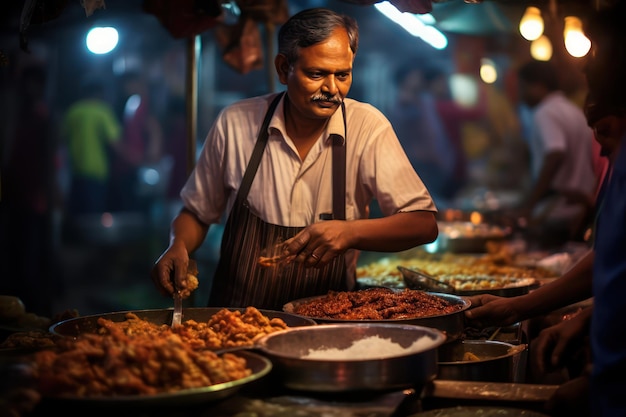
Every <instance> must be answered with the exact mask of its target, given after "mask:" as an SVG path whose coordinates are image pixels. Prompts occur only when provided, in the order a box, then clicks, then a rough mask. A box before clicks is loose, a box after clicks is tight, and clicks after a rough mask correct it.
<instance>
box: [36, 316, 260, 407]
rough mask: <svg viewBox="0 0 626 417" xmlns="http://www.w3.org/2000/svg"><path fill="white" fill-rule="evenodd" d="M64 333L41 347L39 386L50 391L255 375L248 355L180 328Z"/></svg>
mask: <svg viewBox="0 0 626 417" xmlns="http://www.w3.org/2000/svg"><path fill="white" fill-rule="evenodd" d="M108 331H109V333H107V334H94V333H86V334H83V335H81V336H80V337H79V338H77V339H69V338H67V339H61V340H60V341H59V342H58V343H57V348H56V349H55V350H43V351H39V352H36V353H35V363H36V372H37V377H38V382H39V387H38V388H39V391H40V392H41V393H42V394H43V395H46V396H78V397H98V396H124V395H155V394H159V393H171V392H176V391H180V390H184V389H192V388H199V387H205V386H210V385H214V384H219V383H224V382H228V381H234V380H237V379H241V378H244V377H246V376H249V375H251V373H252V371H251V370H250V369H249V368H247V364H246V360H245V359H244V358H241V357H238V356H236V355H234V354H229V353H225V354H223V355H222V356H221V357H220V356H218V355H217V354H216V353H215V352H212V351H209V350H202V351H198V350H194V349H193V348H192V347H191V346H190V345H189V344H188V343H185V341H183V339H182V338H181V337H180V336H179V335H177V334H175V333H169V334H165V333H164V334H162V335H161V337H154V336H153V335H152V334H148V333H144V334H133V335H128V334H127V333H126V332H125V331H124V330H123V329H122V328H117V327H115V326H110V327H108Z"/></svg>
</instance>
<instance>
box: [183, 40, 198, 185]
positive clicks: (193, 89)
mask: <svg viewBox="0 0 626 417" xmlns="http://www.w3.org/2000/svg"><path fill="white" fill-rule="evenodd" d="M199 55H200V36H199V35H195V36H192V37H189V38H188V39H187V68H186V70H187V76H186V80H185V90H186V94H185V98H186V101H187V175H189V174H190V173H191V171H192V170H193V168H194V167H195V165H196V137H197V129H198V123H197V120H198V57H199Z"/></svg>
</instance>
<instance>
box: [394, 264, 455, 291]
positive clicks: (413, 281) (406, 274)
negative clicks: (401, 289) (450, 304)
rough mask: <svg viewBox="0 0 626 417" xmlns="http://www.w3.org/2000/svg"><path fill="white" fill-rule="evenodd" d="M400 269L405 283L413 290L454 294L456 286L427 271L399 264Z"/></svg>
mask: <svg viewBox="0 0 626 417" xmlns="http://www.w3.org/2000/svg"><path fill="white" fill-rule="evenodd" d="M398 270H399V271H400V272H401V273H402V278H403V279H404V284H405V285H406V286H407V288H410V289H412V290H422V291H432V292H441V293H445V294H454V293H455V290H454V287H453V286H452V285H450V284H448V283H446V282H443V281H439V280H438V279H437V278H435V277H434V276H432V275H430V274H429V273H427V272H426V271H423V270H421V269H418V268H411V269H409V268H406V267H404V266H401V265H398Z"/></svg>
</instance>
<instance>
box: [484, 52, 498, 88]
mask: <svg viewBox="0 0 626 417" xmlns="http://www.w3.org/2000/svg"><path fill="white" fill-rule="evenodd" d="M480 79H481V80H483V82H485V83H486V84H493V83H495V82H496V80H497V79H498V70H497V69H496V63H495V62H493V60H491V59H489V58H482V59H481V60H480Z"/></svg>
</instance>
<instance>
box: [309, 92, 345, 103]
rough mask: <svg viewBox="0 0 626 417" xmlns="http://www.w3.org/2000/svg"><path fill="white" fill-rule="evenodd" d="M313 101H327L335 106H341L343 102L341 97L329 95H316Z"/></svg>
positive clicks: (312, 98)
mask: <svg viewBox="0 0 626 417" xmlns="http://www.w3.org/2000/svg"><path fill="white" fill-rule="evenodd" d="M311 101H326V102H331V103H334V104H341V102H342V101H343V98H341V96H337V95H335V96H331V95H328V94H316V95H314V96H313V97H311Z"/></svg>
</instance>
